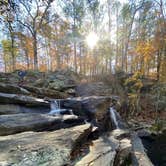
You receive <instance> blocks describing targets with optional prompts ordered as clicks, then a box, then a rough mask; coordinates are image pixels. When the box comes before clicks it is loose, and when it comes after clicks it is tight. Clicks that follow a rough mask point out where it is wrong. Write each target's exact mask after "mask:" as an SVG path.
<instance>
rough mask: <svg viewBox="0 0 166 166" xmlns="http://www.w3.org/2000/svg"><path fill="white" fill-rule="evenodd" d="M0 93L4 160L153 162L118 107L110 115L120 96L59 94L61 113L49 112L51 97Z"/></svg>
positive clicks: (27, 163) (31, 163)
mask: <svg viewBox="0 0 166 166" xmlns="http://www.w3.org/2000/svg"><path fill="white" fill-rule="evenodd" d="M0 99H1V100H0V149H1V151H0V165H2V166H9V165H13V166H38V165H50V166H55V165H56V166H62V165H77V166H79V165H80V166H86V165H87V166H88V165H94V166H98V165H102V166H107V165H112V166H113V165H117V166H119V165H144V166H145V165H147V166H149V165H152V163H151V162H150V160H149V159H148V157H147V155H146V153H145V151H144V148H143V146H142V143H141V141H140V139H139V137H138V136H137V134H136V133H133V132H131V131H129V130H128V129H127V125H126V124H125V122H123V121H122V120H121V119H120V117H119V115H118V114H117V113H116V112H115V117H114V118H116V119H114V120H113V119H112V117H111V112H110V106H111V105H115V103H116V102H117V100H118V97H115V96H88V97H75V98H68V99H63V100H59V102H60V107H61V109H63V111H62V114H61V113H58V114H57V113H55V114H50V111H51V108H52V107H51V103H52V100H53V99H48V98H47V99H39V98H35V97H31V96H27V95H25V94H24V95H22V94H9V93H8V94H7V93H0ZM58 109H60V108H58ZM68 109H70V110H71V109H72V113H71V111H67V110H68ZM64 110H66V111H64ZM115 120H116V121H117V123H118V124H119V126H120V127H119V126H116V124H115ZM113 129H114V130H113Z"/></svg>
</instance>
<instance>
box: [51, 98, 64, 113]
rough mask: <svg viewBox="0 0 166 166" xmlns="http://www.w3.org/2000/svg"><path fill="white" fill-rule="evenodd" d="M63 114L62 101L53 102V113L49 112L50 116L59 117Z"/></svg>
mask: <svg viewBox="0 0 166 166" xmlns="http://www.w3.org/2000/svg"><path fill="white" fill-rule="evenodd" d="M60 112H61V109H60V100H59V101H58V100H54V101H52V102H51V111H50V112H49V114H57V115H59V114H60Z"/></svg>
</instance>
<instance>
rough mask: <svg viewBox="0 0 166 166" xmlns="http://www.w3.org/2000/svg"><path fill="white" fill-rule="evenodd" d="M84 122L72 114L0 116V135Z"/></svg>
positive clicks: (49, 128)
mask: <svg viewBox="0 0 166 166" xmlns="http://www.w3.org/2000/svg"><path fill="white" fill-rule="evenodd" d="M81 123H84V120H83V119H81V118H78V117H77V116H74V115H63V116H55V117H54V116H50V115H47V114H36V113H33V114H32V113H31V114H30V113H29V114H13V115H1V116H0V135H9V134H15V133H19V132H24V131H43V130H53V129H54V130H56V129H60V128H64V127H71V126H74V125H78V124H81Z"/></svg>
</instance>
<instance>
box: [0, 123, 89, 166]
mask: <svg viewBox="0 0 166 166" xmlns="http://www.w3.org/2000/svg"><path fill="white" fill-rule="evenodd" d="M90 132H91V126H90V125H89V124H85V125H81V126H76V127H72V128H68V129H61V130H57V131H53V132H38V133H35V132H25V133H21V134H15V135H10V136H3V137H0V149H1V151H0V164H4V165H12V166H37V165H43V166H44V165H45V166H64V165H70V155H71V153H72V151H73V150H75V148H76V147H77V146H79V143H82V141H83V140H84V139H86V138H87V136H88V135H89V134H90Z"/></svg>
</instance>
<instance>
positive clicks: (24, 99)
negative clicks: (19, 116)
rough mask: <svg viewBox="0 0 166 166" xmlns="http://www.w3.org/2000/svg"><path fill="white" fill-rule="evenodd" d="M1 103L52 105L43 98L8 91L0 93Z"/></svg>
mask: <svg viewBox="0 0 166 166" xmlns="http://www.w3.org/2000/svg"><path fill="white" fill-rule="evenodd" d="M0 103H3V104H23V105H25V106H26V105H28V106H43V107H50V104H49V102H47V101H44V100H43V99H39V98H35V97H30V96H25V95H17V94H7V93H0Z"/></svg>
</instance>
